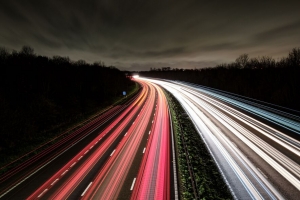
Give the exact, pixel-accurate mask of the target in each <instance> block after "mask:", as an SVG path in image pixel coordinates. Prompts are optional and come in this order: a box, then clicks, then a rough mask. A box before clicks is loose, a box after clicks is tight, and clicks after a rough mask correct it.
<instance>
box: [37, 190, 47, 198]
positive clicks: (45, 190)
mask: <svg viewBox="0 0 300 200" xmlns="http://www.w3.org/2000/svg"><path fill="white" fill-rule="evenodd" d="M47 191H48V188H47V189H45V190H44V191H43V192H42V193H41V194H40V195H39V196H38V198H40V197H41V196H42V195H43V194H44V193H45V192H47Z"/></svg>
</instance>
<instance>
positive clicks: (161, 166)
mask: <svg viewBox="0 0 300 200" xmlns="http://www.w3.org/2000/svg"><path fill="white" fill-rule="evenodd" d="M139 82H140V84H141V85H142V92H141V95H140V96H139V97H138V98H137V99H136V100H135V101H134V102H133V103H132V104H130V105H129V106H128V107H127V108H126V109H125V110H124V111H123V112H122V113H121V114H120V115H119V116H118V117H117V118H116V119H115V120H114V121H113V122H112V123H111V124H110V125H109V126H108V127H106V128H105V129H103V130H102V131H101V132H99V133H98V135H97V136H96V137H95V138H94V139H93V140H92V141H91V142H90V143H89V144H88V145H86V146H85V147H84V148H83V149H82V150H81V151H80V152H79V153H78V154H76V155H75V156H74V157H73V158H72V159H70V160H69V161H68V162H67V163H66V164H65V165H64V166H63V167H62V168H60V169H59V170H58V171H57V172H56V173H55V174H54V175H53V176H52V177H51V178H49V179H48V180H47V181H46V182H44V183H43V184H42V185H41V186H40V187H39V188H38V189H37V190H35V191H34V192H33V193H32V194H31V195H30V196H28V197H27V199H74V198H76V199H79V198H81V199H117V198H120V197H122V198H126V199H129V198H130V196H131V195H132V192H133V193H134V194H136V193H137V192H136V191H138V190H141V191H143V193H144V194H146V193H148V194H150V195H152V196H153V197H155V198H156V199H170V193H171V191H170V188H173V187H174V186H172V187H171V186H170V183H171V174H170V168H171V164H170V163H171V162H170V159H171V153H170V147H171V141H170V123H169V112H168V107H167V101H166V98H165V97H164V94H163V92H162V90H161V89H160V88H159V87H158V86H156V85H153V84H151V83H149V82H146V81H139ZM149 161H150V162H149ZM145 172H147V173H151V174H152V176H151V180H149V177H148V178H146V179H145V177H146V175H147V174H145ZM130 180H133V182H132V184H130V187H129V186H128V185H127V184H128V181H130ZM145 180H146V182H147V181H150V182H149V184H144V182H145ZM136 188H139V189H136ZM151 191H155V192H154V193H152V192H151ZM132 198H133V199H136V198H135V197H132Z"/></svg>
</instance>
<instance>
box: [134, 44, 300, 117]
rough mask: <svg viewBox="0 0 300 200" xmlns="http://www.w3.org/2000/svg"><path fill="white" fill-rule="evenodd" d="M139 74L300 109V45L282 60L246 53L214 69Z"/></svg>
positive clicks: (159, 70) (167, 70)
mask: <svg viewBox="0 0 300 200" xmlns="http://www.w3.org/2000/svg"><path fill="white" fill-rule="evenodd" d="M139 74H140V75H141V76H146V77H155V78H163V79H170V80H181V81H186V82H190V83H195V84H199V85H204V86H208V87H212V88H216V89H220V90H224V91H227V92H232V93H235V94H239V95H243V96H246V97H250V98H254V99H257V100H261V101H265V102H269V103H272V104H276V105H280V106H284V107H287V108H291V109H296V110H298V111H300V103H299V102H300V48H294V49H292V51H290V52H289V54H288V56H287V57H284V58H282V59H280V60H278V61H276V60H275V59H273V58H272V57H269V56H263V57H258V58H250V57H249V55H248V54H242V55H241V56H239V57H238V58H237V59H236V60H235V61H234V62H232V63H228V64H226V63H224V64H220V65H217V66H216V67H211V68H204V69H177V68H176V69H172V68H170V67H162V68H158V69H157V68H151V70H150V71H142V72H139Z"/></svg>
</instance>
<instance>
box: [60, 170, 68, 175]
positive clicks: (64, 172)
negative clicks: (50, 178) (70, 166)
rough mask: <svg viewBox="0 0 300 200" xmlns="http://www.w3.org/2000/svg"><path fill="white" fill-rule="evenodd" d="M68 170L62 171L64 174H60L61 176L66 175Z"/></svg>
mask: <svg viewBox="0 0 300 200" xmlns="http://www.w3.org/2000/svg"><path fill="white" fill-rule="evenodd" d="M68 171H69V170H66V171H64V173H62V174H61V175H62V176H63V175H65V173H67V172H68Z"/></svg>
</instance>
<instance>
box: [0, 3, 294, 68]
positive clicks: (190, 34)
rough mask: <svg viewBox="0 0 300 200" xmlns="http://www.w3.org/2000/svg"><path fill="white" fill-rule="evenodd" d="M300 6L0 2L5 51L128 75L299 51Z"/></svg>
mask: <svg viewBox="0 0 300 200" xmlns="http://www.w3.org/2000/svg"><path fill="white" fill-rule="evenodd" d="M299 8H300V1H299V0H294V1H291V0H285V1H283V0H280V1H279V0H272V1H264V0H251V1H250V0H249V1H243V0H233V1H230V0H227V1H225V0H219V1H214V0H207V1H204V0H180V1H179V0H81V1H79V0H26V1H25V0H5V1H4V0H0V24H1V26H0V46H2V47H6V48H7V49H10V50H11V49H15V50H20V49H21V47H22V46H23V45H30V46H31V47H33V48H34V49H35V52H36V53H37V54H39V55H46V56H50V57H52V56H54V55H60V56H69V57H70V58H71V59H72V60H79V59H83V60H86V61H87V62H89V63H93V62H95V61H103V62H104V63H105V64H106V65H113V66H116V67H117V68H119V69H121V70H148V69H150V67H174V68H175V67H177V68H202V67H208V66H211V67H213V66H215V65H216V64H220V63H224V62H232V61H234V60H235V59H236V58H237V57H238V56H239V55H241V54H243V53H248V54H249V56H250V57H257V56H264V55H268V56H272V57H273V58H275V59H280V58H282V57H284V56H286V55H287V54H288V52H289V51H290V50H291V49H292V48H294V47H300V11H299Z"/></svg>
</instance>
